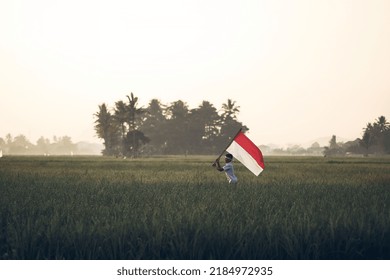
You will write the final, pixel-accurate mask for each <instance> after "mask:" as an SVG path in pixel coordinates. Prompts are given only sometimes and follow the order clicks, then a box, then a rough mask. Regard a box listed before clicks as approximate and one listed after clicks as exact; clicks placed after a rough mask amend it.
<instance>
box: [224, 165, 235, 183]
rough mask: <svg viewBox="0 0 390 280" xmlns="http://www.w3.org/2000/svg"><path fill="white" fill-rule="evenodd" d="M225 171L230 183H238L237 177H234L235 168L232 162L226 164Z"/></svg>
mask: <svg viewBox="0 0 390 280" xmlns="http://www.w3.org/2000/svg"><path fill="white" fill-rule="evenodd" d="M223 170H224V171H225V174H226V177H227V179H228V181H229V183H237V177H236V175H234V168H233V164H232V163H231V162H228V163H226V164H225V166H224V167H223Z"/></svg>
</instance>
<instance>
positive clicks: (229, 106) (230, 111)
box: [222, 99, 240, 120]
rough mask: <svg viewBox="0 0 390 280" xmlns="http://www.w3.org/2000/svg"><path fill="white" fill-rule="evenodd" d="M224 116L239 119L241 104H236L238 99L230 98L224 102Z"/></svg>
mask: <svg viewBox="0 0 390 280" xmlns="http://www.w3.org/2000/svg"><path fill="white" fill-rule="evenodd" d="M222 110H223V113H222V118H223V119H224V120H230V119H233V120H235V119H237V114H238V113H239V112H240V106H236V101H233V100H231V99H228V100H227V102H226V103H223V104H222Z"/></svg>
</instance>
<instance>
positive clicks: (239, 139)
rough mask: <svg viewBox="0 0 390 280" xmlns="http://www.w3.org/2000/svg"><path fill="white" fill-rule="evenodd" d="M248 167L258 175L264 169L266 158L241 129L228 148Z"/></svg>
mask: <svg viewBox="0 0 390 280" xmlns="http://www.w3.org/2000/svg"><path fill="white" fill-rule="evenodd" d="M226 150H227V151H228V152H229V153H231V154H232V155H233V156H234V157H235V158H236V159H238V160H239V161H240V162H241V163H242V164H243V165H245V167H246V168H248V169H249V170H250V171H252V172H253V174H255V175H256V176H258V175H259V174H260V173H261V172H262V171H263V170H264V159H263V154H262V153H261V151H260V149H259V148H258V147H257V146H256V145H255V144H254V143H253V142H252V141H251V140H250V139H249V138H248V137H246V136H245V134H244V133H242V132H241V131H240V132H238V133H237V135H236V136H235V137H234V139H233V141H232V143H231V144H230V145H229V147H228V148H227V149H226Z"/></svg>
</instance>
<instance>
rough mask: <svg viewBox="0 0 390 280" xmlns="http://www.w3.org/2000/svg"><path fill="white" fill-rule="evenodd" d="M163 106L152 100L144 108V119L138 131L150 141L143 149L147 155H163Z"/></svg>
mask: <svg viewBox="0 0 390 280" xmlns="http://www.w3.org/2000/svg"><path fill="white" fill-rule="evenodd" d="M164 110H165V106H164V105H163V104H161V102H160V101H159V100H157V99H152V100H151V101H150V103H149V106H148V107H147V108H146V113H145V115H144V116H145V117H144V119H143V122H142V124H141V127H140V130H141V131H142V132H144V133H145V135H147V136H148V138H149V139H150V141H149V144H148V145H147V147H145V150H147V151H145V152H146V153H147V154H163V153H164V152H165V145H166V133H165V130H166V121H167V119H166V117H165V115H164Z"/></svg>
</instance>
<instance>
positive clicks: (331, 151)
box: [324, 116, 390, 156]
mask: <svg viewBox="0 0 390 280" xmlns="http://www.w3.org/2000/svg"><path fill="white" fill-rule="evenodd" d="M348 154H362V155H365V156H368V155H369V154H374V155H385V154H390V123H389V122H388V121H387V120H386V117H385V116H380V117H378V118H377V119H376V120H375V122H373V123H370V122H369V123H368V124H367V126H366V127H365V128H363V136H362V138H357V139H356V140H354V141H349V142H346V143H338V142H337V139H336V136H335V135H333V136H332V138H331V139H330V141H329V146H327V147H325V150H324V155H325V156H334V155H348Z"/></svg>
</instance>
